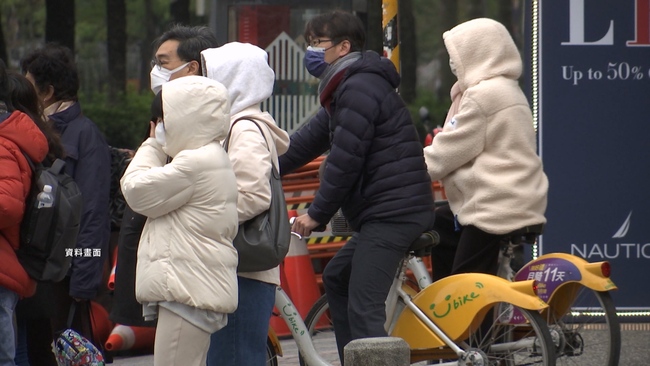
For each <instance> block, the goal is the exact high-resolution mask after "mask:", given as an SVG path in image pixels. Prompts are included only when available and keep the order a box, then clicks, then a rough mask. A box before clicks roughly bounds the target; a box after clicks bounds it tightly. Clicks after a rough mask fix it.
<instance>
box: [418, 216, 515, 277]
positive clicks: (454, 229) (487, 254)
mask: <svg viewBox="0 0 650 366" xmlns="http://www.w3.org/2000/svg"><path fill="white" fill-rule="evenodd" d="M434 229H435V230H436V231H437V232H438V234H440V245H438V246H436V247H435V248H433V251H432V252H431V264H432V267H433V280H434V281H436V280H439V279H441V278H444V277H447V276H449V275H453V274H459V273H469V272H478V273H488V274H494V275H496V273H497V266H498V260H499V246H500V241H501V239H502V238H503V236H504V235H496V234H490V233H486V232H485V231H483V230H481V229H479V228H477V227H475V226H472V225H467V226H461V225H460V224H458V223H456V222H455V219H454V214H453V212H451V209H450V208H449V205H444V206H440V207H438V208H437V209H436V221H435V224H434Z"/></svg>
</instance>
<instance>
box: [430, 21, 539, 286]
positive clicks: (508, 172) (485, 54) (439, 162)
mask: <svg viewBox="0 0 650 366" xmlns="http://www.w3.org/2000/svg"><path fill="white" fill-rule="evenodd" d="M443 39H444V42H445V47H446V48H447V52H448V53H449V63H450V66H451V69H452V72H453V73H454V74H455V75H456V77H457V78H458V82H456V83H455V84H454V85H453V87H452V89H451V98H452V105H451V107H450V109H449V113H448V114H447V119H446V121H445V124H444V126H443V130H442V132H440V133H439V134H437V135H436V137H435V138H434V139H433V142H432V144H431V145H430V146H427V147H426V148H425V149H424V156H425V159H426V163H427V169H428V172H429V175H430V176H431V179H432V180H442V182H443V185H444V187H445V193H446V194H447V197H448V200H449V205H448V206H442V207H441V208H439V209H438V210H436V222H435V229H436V231H438V233H439V234H440V236H441V245H439V246H437V247H435V248H434V249H433V253H432V255H431V259H432V263H433V270H434V279H438V278H442V277H445V276H447V275H450V274H458V273H466V272H482V273H491V274H496V270H497V259H498V253H499V242H500V240H501V239H502V238H503V237H504V236H505V235H506V234H508V233H511V232H513V231H515V230H518V229H520V228H523V227H526V226H532V225H540V224H544V223H545V222H546V218H545V217H544V212H545V210H546V198H547V191H548V180H547V178H546V175H545V174H544V171H543V169H542V161H541V159H540V157H539V156H538V155H537V152H536V141H535V130H534V126H533V119H532V113H531V110H530V107H529V105H528V101H527V99H526V97H525V95H524V93H523V92H522V90H521V88H520V87H519V84H518V81H517V79H518V78H519V76H520V75H521V70H522V62H521V56H520V55H519V51H518V50H517V47H516V46H515V43H514V41H513V40H512V37H511V36H510V34H509V33H508V31H507V30H506V28H505V27H504V26H503V25H502V24H501V23H499V22H497V21H494V20H492V19H487V18H480V19H473V20H470V21H468V22H465V23H462V24H460V25H458V26H456V27H454V28H453V29H451V30H450V31H448V32H445V33H444V34H443Z"/></svg>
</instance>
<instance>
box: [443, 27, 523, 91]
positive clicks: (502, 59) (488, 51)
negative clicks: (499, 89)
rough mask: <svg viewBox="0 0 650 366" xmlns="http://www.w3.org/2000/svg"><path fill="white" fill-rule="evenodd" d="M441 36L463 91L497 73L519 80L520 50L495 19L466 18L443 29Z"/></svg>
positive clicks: (495, 75)
mask: <svg viewBox="0 0 650 366" xmlns="http://www.w3.org/2000/svg"><path fill="white" fill-rule="evenodd" d="M442 38H443V40H444V42H445V47H446V48H447V52H448V53H449V58H450V59H451V61H452V63H453V64H454V66H455V67H456V76H457V77H458V82H459V86H460V89H461V90H462V91H465V90H467V89H468V88H470V87H472V86H474V85H476V84H478V83H479V82H481V81H483V80H488V79H491V78H494V77H498V76H502V77H505V78H507V79H512V80H517V79H519V76H521V70H522V62H521V56H520V55H519V51H518V50H517V47H516V46H515V43H514V42H513V41H512V37H511V36H510V33H508V30H507V29H506V28H505V27H504V26H503V25H502V24H501V23H499V22H497V21H495V20H492V19H488V18H478V19H473V20H470V21H467V22H465V23H462V24H459V25H457V26H456V27H454V28H452V29H451V30H449V31H447V32H445V33H443V35H442Z"/></svg>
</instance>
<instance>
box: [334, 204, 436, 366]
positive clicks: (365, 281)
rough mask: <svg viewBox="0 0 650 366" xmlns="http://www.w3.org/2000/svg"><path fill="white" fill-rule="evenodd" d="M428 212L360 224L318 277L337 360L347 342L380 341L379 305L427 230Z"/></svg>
mask: <svg viewBox="0 0 650 366" xmlns="http://www.w3.org/2000/svg"><path fill="white" fill-rule="evenodd" d="M433 218H434V213H433V211H427V212H420V213H415V214H408V215H403V216H398V217H394V218H391V219H386V220H377V221H371V222H366V223H364V224H363V225H362V226H361V228H360V229H359V230H358V231H357V232H355V233H354V235H353V236H352V238H351V239H350V240H349V241H348V242H347V243H346V244H345V245H344V246H343V247H342V248H341V249H340V250H339V251H338V252H337V253H336V255H335V256H334V258H332V260H330V262H329V263H328V264H327V266H326V267H325V270H324V271H323V284H324V287H325V293H326V294H327V301H328V303H329V306H330V314H331V316H332V321H333V323H334V331H335V335H336V344H337V347H338V351H339V357H340V359H341V362H343V348H344V347H345V345H347V344H348V343H349V342H350V341H352V340H355V339H359V338H367V337H382V336H386V335H387V333H386V330H385V329H384V323H385V322H386V306H385V301H386V297H387V296H388V291H389V290H390V286H391V284H392V283H393V278H394V276H395V274H396V271H397V267H398V265H399V262H400V260H401V259H402V258H404V255H405V253H406V251H407V250H408V248H409V246H410V245H411V243H412V242H413V241H414V240H415V239H417V238H418V237H419V236H420V235H421V234H422V233H423V232H424V231H426V230H428V229H430V228H431V227H432V226H433Z"/></svg>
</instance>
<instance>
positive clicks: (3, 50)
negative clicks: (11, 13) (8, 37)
mask: <svg viewBox="0 0 650 366" xmlns="http://www.w3.org/2000/svg"><path fill="white" fill-rule="evenodd" d="M3 19H4V18H3V17H2V7H1V6H0V59H1V60H2V61H4V62H5V65H7V67H9V66H10V65H9V58H8V57H7V43H6V42H5V34H4V27H3V26H2V20H3Z"/></svg>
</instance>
